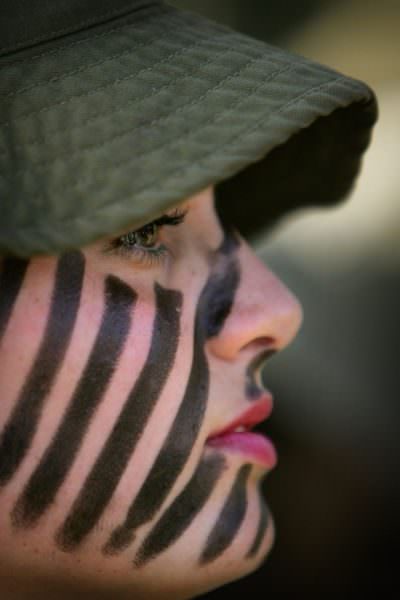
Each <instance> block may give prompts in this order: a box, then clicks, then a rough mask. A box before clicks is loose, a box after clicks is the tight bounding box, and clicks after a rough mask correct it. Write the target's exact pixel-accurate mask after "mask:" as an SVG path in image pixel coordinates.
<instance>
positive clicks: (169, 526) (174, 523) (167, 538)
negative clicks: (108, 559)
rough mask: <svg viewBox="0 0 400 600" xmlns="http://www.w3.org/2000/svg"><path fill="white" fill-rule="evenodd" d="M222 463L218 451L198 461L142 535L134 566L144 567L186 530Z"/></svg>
mask: <svg viewBox="0 0 400 600" xmlns="http://www.w3.org/2000/svg"><path fill="white" fill-rule="evenodd" d="M225 462H226V461H225V458H224V457H223V456H222V455H218V454H215V455H214V456H210V457H208V458H204V459H203V460H202V461H201V462H200V464H199V466H198V467H197V469H196V471H195V473H194V475H193V476H192V478H191V479H190V481H189V482H188V484H187V485H186V487H185V488H184V489H183V491H182V492H181V493H180V494H179V496H178V497H177V498H176V499H175V500H174V502H173V503H172V504H171V506H170V507H169V508H168V509H167V510H166V511H165V512H164V514H163V515H162V517H161V518H160V519H159V521H158V522H157V523H156V525H155V526H154V527H153V529H152V530H151V531H150V533H149V535H148V536H147V537H146V538H145V540H144V542H143V543H142V545H141V547H140V549H139V550H138V552H137V554H136V557H135V560H134V564H135V566H136V567H140V566H143V565H144V564H145V563H147V562H148V561H149V560H151V559H153V558H155V557H156V556H157V555H158V554H160V553H161V552H163V551H164V550H166V549H167V548H169V546H171V545H172V544H173V543H174V542H175V541H176V540H177V539H178V538H179V537H180V536H181V535H182V534H183V533H184V532H185V531H186V529H187V528H188V527H189V526H190V524H191V523H192V521H193V519H194V518H195V517H196V515H197V514H198V513H199V512H200V510H201V509H202V508H203V506H204V504H205V503H206V502H207V500H208V498H209V497H210V494H211V492H212V490H213V489H214V487H215V485H216V483H217V481H218V480H219V478H220V476H221V474H222V472H223V470H224V467H225Z"/></svg>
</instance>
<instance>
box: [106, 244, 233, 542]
mask: <svg viewBox="0 0 400 600" xmlns="http://www.w3.org/2000/svg"><path fill="white" fill-rule="evenodd" d="M226 244H227V242H226V241H225V240H224V242H223V244H222V248H225V245H226ZM232 248H233V249H235V248H236V245H235V246H232ZM232 274H233V275H232ZM239 280H240V276H239V266H238V264H237V260H236V258H235V257H231V258H230V259H229V260H228V261H227V262H226V264H225V263H224V268H223V269H220V271H219V272H217V273H215V274H213V275H211V276H210V277H209V279H208V280H207V283H206V284H205V286H204V288H203V290H202V293H201V296H200V299H199V303H198V307H197V311H196V318H195V325H194V342H193V358H192V367H191V371H190V376H189V381H188V384H187V386H186V390H185V394H184V397H183V400H182V403H181V405H180V407H179V410H178V413H177V416H176V417H175V420H174V423H173V424H172V427H171V429H170V432H169V434H168V436H167V439H166V441H165V442H164V444H163V446H162V448H161V450H160V452H159V454H158V456H157V458H156V460H155V463H154V464H153V467H152V468H151V470H150V473H149V475H148V476H147V478H146V481H145V482H144V484H143V486H142V488H141V490H140V491H139V493H138V495H137V497H136V498H135V500H134V501H133V502H132V504H131V506H130V507H129V510H128V513H127V516H126V518H125V521H124V523H122V525H120V526H119V527H117V528H116V529H115V530H114V531H113V533H112V534H111V537H110V539H109V540H108V542H107V543H106V544H105V546H104V547H103V553H104V554H116V553H118V552H121V551H122V550H123V549H125V548H126V547H127V546H128V545H129V544H130V543H131V542H132V540H133V538H134V530H135V529H137V528H138V527H140V526H141V525H143V524H144V523H146V522H147V521H149V520H150V519H152V518H153V517H154V515H155V513H156V512H157V510H159V508H160V507H161V505H162V503H163V502H164V500H165V499H166V497H167V495H168V493H169V491H170V490H171V488H172V486H173V485H174V483H175V481H176V479H177V477H178V476H179V474H180V472H181V470H182V468H183V467H184V465H185V463H186V462H187V460H188V458H189V456H190V453H191V451H192V449H193V446H194V444H195V442H196V439H197V435H198V433H199V430H200V427H201V425H202V423H203V418H204V414H205V411H206V406H207V399H208V389H209V368H208V363H207V358H206V355H205V350H204V342H205V340H206V338H207V337H211V336H212V335H215V332H216V331H219V330H220V329H221V328H222V326H223V323H224V320H225V319H226V317H227V314H228V311H227V310H226V305H227V304H229V306H230V307H231V306H232V303H233V298H234V296H235V293H236V289H237V287H238V285H239ZM218 299H219V300H220V302H221V303H222V304H223V305H224V310H219V308H218V304H217V300H218Z"/></svg>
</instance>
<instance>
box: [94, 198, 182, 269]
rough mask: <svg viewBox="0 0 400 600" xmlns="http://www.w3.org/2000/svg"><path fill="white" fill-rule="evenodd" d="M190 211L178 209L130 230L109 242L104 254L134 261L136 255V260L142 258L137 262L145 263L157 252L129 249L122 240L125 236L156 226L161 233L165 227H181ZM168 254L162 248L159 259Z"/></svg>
mask: <svg viewBox="0 0 400 600" xmlns="http://www.w3.org/2000/svg"><path fill="white" fill-rule="evenodd" d="M187 212H188V210H187V209H182V208H180V207H177V208H175V209H173V212H169V213H165V214H163V215H161V216H160V217H158V218H157V219H153V221H149V222H147V223H144V224H143V225H142V226H140V227H138V228H136V229H130V230H128V231H126V232H125V233H122V234H121V235H119V236H117V237H115V238H113V239H112V240H109V242H108V243H107V245H106V247H105V248H104V252H106V253H111V254H118V255H120V256H125V257H126V258H128V259H129V258H131V259H133V260H135V255H136V258H137V257H138V256H140V259H138V260H137V262H138V263H144V262H145V260H146V255H147V258H150V257H151V258H152V259H154V258H155V255H156V253H157V251H156V250H151V249H150V248H149V249H146V248H145V247H140V246H132V247H128V246H125V245H124V244H123V243H122V238H124V237H125V236H127V235H129V234H130V233H139V232H140V231H142V230H144V229H145V228H146V227H150V226H152V225H155V226H156V227H157V228H159V231H161V229H162V228H163V227H164V226H172V227H174V226H177V225H180V224H181V223H182V222H183V221H184V220H185V217H186V214H187ZM167 252H168V249H167V248H165V247H164V246H161V247H160V251H159V254H160V256H159V258H161V254H166V253H167Z"/></svg>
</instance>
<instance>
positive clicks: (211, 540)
mask: <svg viewBox="0 0 400 600" xmlns="http://www.w3.org/2000/svg"><path fill="white" fill-rule="evenodd" d="M250 471H251V465H243V466H242V467H241V468H240V470H239V472H238V474H237V476H236V479H235V482H234V484H233V486H232V489H231V491H230V493H229V496H228V499H227V501H226V502H225V504H224V506H223V508H222V511H221V513H220V515H219V517H218V520H217V522H216V524H215V526H214V528H213V529H212V531H211V533H210V535H209V537H208V540H207V543H206V547H205V549H204V551H203V553H202V555H201V558H200V563H201V564H202V565H204V564H207V563H210V562H211V561H213V560H215V559H216V558H217V557H218V556H220V555H221V554H222V553H223V552H224V551H225V550H226V549H227V548H228V547H229V546H230V545H231V543H232V542H233V540H234V538H235V536H236V534H237V533H238V531H239V529H240V526H241V524H242V522H243V519H244V517H245V514H246V509H247V494H246V484H247V479H248V477H249V475H250Z"/></svg>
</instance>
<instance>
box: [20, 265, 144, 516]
mask: <svg viewBox="0 0 400 600" xmlns="http://www.w3.org/2000/svg"><path fill="white" fill-rule="evenodd" d="M104 295H105V309H104V314H103V318H102V322H101V325H100V329H99V332H98V334H97V337H96V340H95V342H94V345H93V348H92V350H91V353H90V356H89V359H88V361H87V364H86V366H85V369H84V371H83V374H82V376H81V378H80V381H79V382H78V385H77V386H76V388H75V391H74V394H73V396H72V399H71V402H70V404H69V406H68V409H67V411H66V415H65V416H64V418H63V420H62V422H61V424H60V426H59V428H58V431H57V432H56V434H55V436H54V438H53V440H52V441H51V443H50V445H49V446H48V447H47V449H46V452H45V453H44V456H43V458H42V459H41V461H40V463H39V465H38V466H37V468H36V470H35V471H34V472H33V474H32V476H31V477H30V479H29V481H28V483H27V485H26V487H25V489H24V490H23V492H22V495H21V497H20V498H19V500H18V501H17V504H16V506H15V508H14V510H13V513H12V520H13V524H14V525H15V526H18V527H28V526H29V527H31V526H33V525H35V523H36V522H37V521H38V519H39V517H40V516H41V515H42V514H43V513H44V512H45V510H46V508H47V507H48V506H49V505H50V504H51V503H52V502H53V500H54V497H55V495H56V493H57V491H58V490H59V488H60V487H61V485H62V483H63V482H64V479H65V477H66V475H67V474H68V471H69V469H70V467H71V465H72V463H73V461H74V458H75V456H76V454H77V452H78V450H79V448H80V446H81V444H82V441H83V439H84V436H85V433H86V432H87V429H88V427H89V424H90V422H91V419H92V417H93V414H94V412H95V410H96V408H97V407H98V405H99V403H100V401H101V399H102V397H103V395H104V393H105V391H106V389H107V386H108V384H109V383H110V380H111V378H112V376H113V374H114V371H115V369H116V368H117V365H118V359H119V356H120V354H121V351H122V349H123V347H124V343H125V340H126V338H127V335H128V333H129V330H130V326H131V311H132V306H133V304H134V302H135V300H136V294H135V292H134V291H133V290H132V289H131V288H130V287H129V286H127V285H126V284H125V283H123V282H122V281H120V280H119V279H118V278H116V277H114V276H110V277H107V279H106V280H105V289H104Z"/></svg>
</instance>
